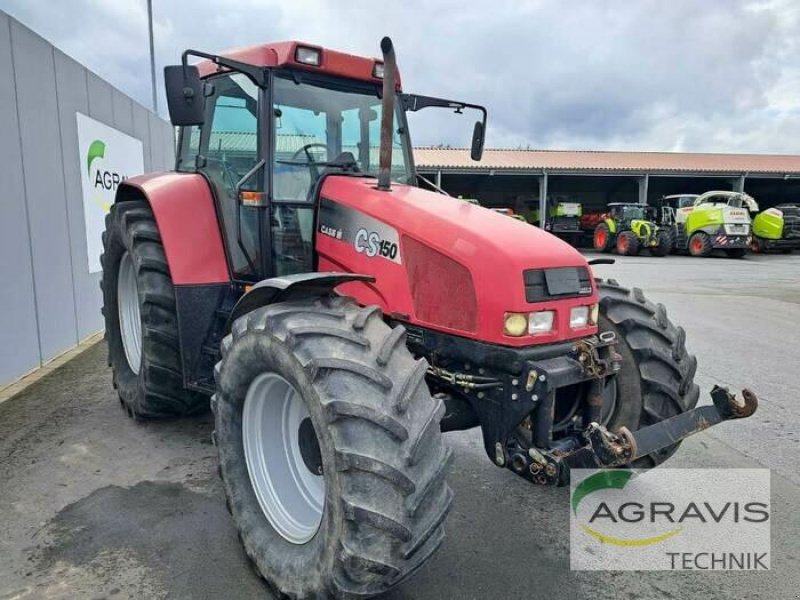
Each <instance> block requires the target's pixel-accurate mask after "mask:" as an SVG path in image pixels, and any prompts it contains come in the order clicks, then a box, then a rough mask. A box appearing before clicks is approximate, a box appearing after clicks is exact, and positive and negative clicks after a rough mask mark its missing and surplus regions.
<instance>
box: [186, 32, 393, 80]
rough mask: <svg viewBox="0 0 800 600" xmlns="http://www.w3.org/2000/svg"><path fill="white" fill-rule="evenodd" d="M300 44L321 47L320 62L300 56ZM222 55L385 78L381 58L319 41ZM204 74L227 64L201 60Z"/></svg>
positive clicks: (262, 64)
mask: <svg viewBox="0 0 800 600" xmlns="http://www.w3.org/2000/svg"><path fill="white" fill-rule="evenodd" d="M298 48H307V49H310V50H317V51H319V53H320V64H319V66H315V65H310V64H307V63H303V62H300V61H298V60H297V50H298ZM219 56H223V57H225V58H229V59H232V60H237V61H239V62H243V63H246V64H249V65H253V66H256V67H264V68H279V67H292V68H296V69H302V70H305V71H312V72H318V73H326V74H328V75H334V76H338V77H347V78H348V79H356V80H360V81H365V82H369V83H380V81H381V79H380V78H379V77H375V75H374V73H375V64H376V63H377V64H383V61H382V60H381V59H378V58H367V57H364V56H356V55H354V54H346V53H344V52H338V51H336V50H329V49H327V48H322V47H321V46H317V45H315V44H308V43H306V42H301V41H296V40H295V41H290V42H274V43H272V44H259V45H256V46H247V47H244V48H235V49H232V50H225V51H223V52H220V53H219ZM197 68H198V70H199V71H200V76H201V77H207V76H209V75H213V74H214V73H218V72H221V71H225V70H226V69H225V68H224V67H220V66H218V65H216V64H214V63H213V62H212V61H210V60H202V61H200V62H198V63H197ZM397 89H398V90H399V89H400V73H399V70H398V73H397Z"/></svg>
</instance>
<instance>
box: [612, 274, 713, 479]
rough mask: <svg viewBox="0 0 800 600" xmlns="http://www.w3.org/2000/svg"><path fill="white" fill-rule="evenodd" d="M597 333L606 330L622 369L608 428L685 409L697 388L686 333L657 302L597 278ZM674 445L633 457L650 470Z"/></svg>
mask: <svg viewBox="0 0 800 600" xmlns="http://www.w3.org/2000/svg"><path fill="white" fill-rule="evenodd" d="M598 288H599V293H600V323H599V326H600V331H601V332H602V331H612V332H614V333H615V334H616V337H617V351H618V352H619V353H620V354H621V355H622V367H621V369H620V371H619V372H618V373H617V375H616V390H617V393H616V401H615V404H614V412H613V413H612V414H611V417H610V419H609V421H608V428H609V430H611V431H617V430H618V429H619V428H620V427H627V428H628V429H629V430H631V431H635V430H637V429H641V428H642V427H646V426H648V425H653V424H654V423H658V422H659V421H663V420H664V419H668V418H670V417H674V416H675V415H678V414H680V413H683V412H685V411H687V410H690V409H692V408H694V407H695V405H696V404H697V399H698V397H699V395H700V389H699V388H698V386H697V385H696V384H695V383H694V375H695V372H696V371H697V359H696V358H695V357H694V356H693V355H691V354H689V353H688V351H687V350H686V332H685V331H684V330H683V328H682V327H676V326H675V325H674V324H673V323H672V322H671V321H670V320H669V318H668V317H667V311H666V309H665V308H664V305H663V304H654V303H652V302H650V301H649V300H647V299H646V298H645V297H644V294H643V293H642V290H640V289H639V288H633V289H632V290H628V289H626V288H623V287H621V286H620V285H619V284H618V283H617V282H616V281H615V280H613V279H609V280H607V281H598ZM679 445H680V444H679V443H678V444H674V445H673V446H670V447H668V448H665V449H663V450H660V451H658V452H656V453H654V454H651V455H648V456H645V457H642V458H640V459H637V460H636V461H635V463H634V464H633V466H634V467H637V468H651V467H655V466H656V465H658V464H660V463H662V462H664V461H665V460H666V459H667V458H669V457H670V456H672V454H673V453H674V452H675V450H677V448H678V446H679Z"/></svg>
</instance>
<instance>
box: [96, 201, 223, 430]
mask: <svg viewBox="0 0 800 600" xmlns="http://www.w3.org/2000/svg"><path fill="white" fill-rule="evenodd" d="M103 248H104V251H103V255H102V256H101V263H102V265H103V278H102V281H101V283H100V287H101V288H102V290H103V309H102V312H103V315H104V316H105V324H106V341H107V342H108V364H109V365H110V366H111V368H112V370H113V374H112V377H113V382H114V386H115V387H116V388H117V392H118V393H119V398H120V402H122V405H123V406H124V407H125V408H126V410H127V411H128V414H129V415H130V416H132V417H173V416H183V415H189V414H194V413H197V412H200V411H203V410H205V409H206V408H207V407H208V398H207V397H205V396H201V395H199V394H194V393H192V392H188V391H186V390H184V388H183V374H182V369H181V362H180V347H179V345H178V317H177V309H176V307H175V294H174V291H173V288H172V280H171V278H170V273H169V266H168V265H167V259H166V257H165V255H164V248H163V246H162V244H161V236H160V235H159V233H158V227H157V226H156V223H155V219H154V218H153V213H152V211H151V210H150V207H149V206H148V204H147V203H146V202H145V201H130V202H120V203H118V204H114V205H113V206H112V207H111V211H110V212H109V214H108V215H107V216H106V230H105V232H104V233H103Z"/></svg>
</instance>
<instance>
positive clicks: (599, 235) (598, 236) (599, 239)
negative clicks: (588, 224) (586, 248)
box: [594, 229, 606, 248]
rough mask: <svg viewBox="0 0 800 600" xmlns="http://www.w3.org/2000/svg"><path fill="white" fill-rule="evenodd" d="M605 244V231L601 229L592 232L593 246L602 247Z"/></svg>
mask: <svg viewBox="0 0 800 600" xmlns="http://www.w3.org/2000/svg"><path fill="white" fill-rule="evenodd" d="M605 245H606V232H605V231H603V230H602V229H601V230H600V231H597V232H595V234H594V247H595V248H602V247H604V246H605Z"/></svg>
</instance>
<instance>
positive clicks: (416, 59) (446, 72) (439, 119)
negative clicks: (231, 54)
mask: <svg viewBox="0 0 800 600" xmlns="http://www.w3.org/2000/svg"><path fill="white" fill-rule="evenodd" d="M154 4H155V7H154V11H155V30H156V49H157V63H158V66H159V67H161V66H163V65H164V64H168V63H173V62H177V61H178V60H179V56H180V53H181V51H182V50H184V49H185V48H187V47H193V48H196V49H202V50H209V51H219V50H222V49H224V48H229V47H235V46H242V45H249V44H255V43H260V42H267V41H277V40H283V39H303V40H306V41H309V42H314V43H317V44H320V45H323V46H327V47H331V48H336V49H340V50H344V51H347V52H352V53H357V54H367V55H376V54H377V53H378V41H379V39H380V38H381V37H382V36H383V35H386V34H388V35H391V36H392V38H393V40H394V42H395V47H396V48H397V51H398V58H399V61H400V68H401V72H402V74H403V82H404V87H405V89H406V90H407V91H415V92H419V93H423V94H430V95H441V96H446V97H453V98H457V99H461V100H467V101H473V102H478V103H483V104H486V105H487V106H488V107H489V110H490V117H489V123H490V128H489V132H488V140H487V144H488V146H493V147H500V146H505V147H517V146H522V147H525V146H528V145H530V146H532V147H552V148H587V149H589V148H593V149H622V148H624V149H644V150H687V151H733V152H783V153H798V152H800V135H798V134H800V67H798V66H796V65H797V59H796V57H797V56H798V50H800V8H798V6H797V4H796V3H794V2H792V1H791V0H774V1H767V2H731V1H722V0H717V1H706V2H702V3H698V2H695V1H690V0H674V1H671V2H668V3H667V2H662V1H660V0H645V1H642V2H636V3H616V2H613V3H606V2H586V3H569V4H565V3H563V2H557V1H555V0H553V1H547V2H545V1H540V2H505V1H496V2H493V3H491V5H489V4H485V3H469V2H463V0H462V1H459V2H455V1H450V0H447V1H444V2H438V3H435V4H434V3H429V2H428V3H425V2H422V1H420V0H409V1H406V2H402V3H398V2H393V3H391V4H388V3H387V4H383V5H382V4H381V3H378V2H348V3H340V2H337V3H330V2H322V1H310V0H306V1H296V2H292V3H286V2H277V1H276V2H272V1H270V2H267V1H259V0H237V1H236V2H227V3H226V2H223V1H221V0H215V1H214V2H212V1H210V0H196V1H188V0H184V1H177V0H174V1H168V0H154ZM0 8H2V9H4V10H6V11H8V12H9V13H11V14H12V15H13V16H15V17H17V18H18V19H20V20H21V21H22V22H23V23H25V24H26V25H28V26H29V27H31V28H33V29H34V30H36V31H37V32H39V33H41V34H42V35H43V36H44V37H46V38H48V39H49V40H51V41H52V42H53V43H55V44H56V45H57V46H58V47H60V48H61V49H63V50H64V51H65V52H67V53H68V54H70V55H72V56H74V57H75V58H76V59H77V60H79V61H80V62H82V63H84V64H86V65H87V66H89V67H90V68H91V69H92V70H94V71H96V72H97V73H98V74H99V75H100V76H102V77H104V78H105V79H107V80H109V81H110V82H111V83H112V84H114V85H116V86H117V87H119V88H120V89H122V90H123V91H125V92H127V93H128V94H130V95H132V96H134V97H135V98H136V99H137V100H139V101H140V102H142V103H143V104H149V98H150V90H149V71H148V55H147V28H146V10H145V1H144V0H115V1H114V2H107V1H101V0H68V1H62V2H58V3H52V2H47V1H45V0H0ZM159 84H160V77H159ZM161 106H162V112H163V106H164V101H163V93H162V96H161ZM414 117H415V118H414V119H412V128H413V132H412V133H413V139H414V141H415V143H425V144H436V143H450V144H457V145H464V144H465V143H466V141H467V140H468V138H469V132H470V130H471V122H470V121H468V120H466V119H463V118H462V119H455V118H451V117H450V116H449V115H447V114H446V113H442V112H441V111H430V112H429V113H428V114H425V113H420V114H418V115H414Z"/></svg>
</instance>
